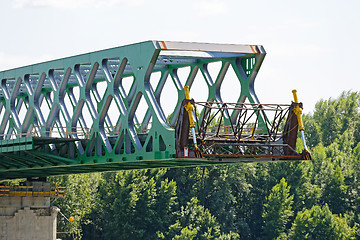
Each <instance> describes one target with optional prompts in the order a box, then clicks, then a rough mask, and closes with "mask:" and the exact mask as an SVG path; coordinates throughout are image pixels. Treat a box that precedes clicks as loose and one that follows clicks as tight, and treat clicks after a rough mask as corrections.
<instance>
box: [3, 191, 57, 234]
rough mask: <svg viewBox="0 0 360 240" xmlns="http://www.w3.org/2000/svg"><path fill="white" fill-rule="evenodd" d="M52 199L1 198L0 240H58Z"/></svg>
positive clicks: (55, 208) (55, 209)
mask: <svg viewBox="0 0 360 240" xmlns="http://www.w3.org/2000/svg"><path fill="white" fill-rule="evenodd" d="M59 211H60V210H59V208H57V207H51V206H50V197H0V240H24V239H26V240H56V217H57V213H58V212H59Z"/></svg>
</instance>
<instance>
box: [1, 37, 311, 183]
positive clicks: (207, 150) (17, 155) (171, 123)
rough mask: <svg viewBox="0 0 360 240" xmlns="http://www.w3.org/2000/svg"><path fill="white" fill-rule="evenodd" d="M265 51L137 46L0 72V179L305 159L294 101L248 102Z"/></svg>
mask: <svg viewBox="0 0 360 240" xmlns="http://www.w3.org/2000/svg"><path fill="white" fill-rule="evenodd" d="M265 54H266V53H265V50H264V48H263V47H262V46H259V45H230V44H206V43H184V42H168V41H147V42H142V43H137V44H132V45H127V46H122V47H116V48H111V49H107V50H102V51H96V52H91V53H87V54H82V55H78V56H73V57H68V58H63V59H58V60H54V61H49V62H44V63H39V64H34V65H30V66H25V67H20V68H16V69H11V70H7V71H3V72H0V80H1V87H0V179H12V178H24V177H46V176H50V175H59V174H69V173H84V172H95V171H109V170H127V169H142V168H159V167H182V166H201V165H209V164H228V163H237V162H240V161H262V160H302V159H309V158H310V155H309V154H306V153H305V154H304V152H303V153H297V152H296V151H295V149H296V137H297V132H298V129H297V126H298V121H297V118H296V116H295V115H294V113H293V109H294V108H296V107H297V106H300V107H302V105H301V103H296V102H295V103H292V104H289V105H282V104H260V102H259V100H258V98H257V96H256V95H255V90H254V80H255V77H256V75H257V73H258V71H259V68H260V66H261V64H262V62H263V59H264V57H265ZM185 86H189V88H190V96H191V97H192V98H193V99H186V98H185V90H184V87H185ZM229 100H231V102H229ZM188 103H190V104H191V106H194V111H193V112H194V115H193V120H194V122H195V128H194V130H195V131H194V135H192V134H191V129H190V126H189V112H187V111H186V110H185V108H184V106H185V105H186V104H188ZM194 136H195V139H194ZM194 140H196V142H197V145H195V141H194Z"/></svg>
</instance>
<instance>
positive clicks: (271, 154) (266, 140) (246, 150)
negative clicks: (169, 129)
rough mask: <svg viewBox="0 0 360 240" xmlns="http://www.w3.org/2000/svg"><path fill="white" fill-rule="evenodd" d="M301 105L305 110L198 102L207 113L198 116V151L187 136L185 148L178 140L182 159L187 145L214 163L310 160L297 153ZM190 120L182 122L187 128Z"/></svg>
mask: <svg viewBox="0 0 360 240" xmlns="http://www.w3.org/2000/svg"><path fill="white" fill-rule="evenodd" d="M297 105H300V107H301V103H292V104H291V105H285V104H252V103H248V104H246V103H219V102H196V103H195V107H196V109H198V110H199V109H201V110H203V111H201V112H202V115H201V116H196V123H197V134H196V138H197V143H198V150H196V149H195V148H194V146H191V143H192V142H193V141H192V140H191V139H189V135H187V137H186V138H187V142H186V143H185V142H184V140H185V138H183V145H179V143H180V142H181V141H180V140H178V141H177V143H178V148H177V149H178V157H181V156H182V147H183V146H185V145H186V144H187V145H188V146H189V148H190V154H191V150H193V151H195V152H196V151H199V152H200V154H201V156H202V157H206V158H210V159H214V160H220V159H227V158H230V159H232V160H235V159H237V160H245V161H246V160H249V159H250V158H251V159H255V160H309V159H311V156H310V154H309V153H308V152H307V151H303V152H302V153H298V152H296V139H297V134H298V120H297V117H296V115H295V114H294V112H293V109H294V108H295V107H296V106H297ZM199 112H200V111H199ZM186 118H187V116H185V117H184V118H183V120H182V121H183V122H185V124H184V123H183V125H184V126H186V125H187V123H186ZM180 122H181V121H180ZM178 128H180V127H179V126H178ZM182 132H183V133H184V132H186V127H185V130H182ZM177 133H179V132H177ZM178 138H179V137H178ZM178 138H177V139H178ZM180 138H181V137H180ZM180 138H179V139H180ZM190 138H191V137H190ZM195 155H196V154H194V156H195ZM190 157H191V156H190Z"/></svg>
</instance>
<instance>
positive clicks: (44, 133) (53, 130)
mask: <svg viewBox="0 0 360 240" xmlns="http://www.w3.org/2000/svg"><path fill="white" fill-rule="evenodd" d="M149 125H150V126H151V122H150V123H140V124H134V126H135V129H136V131H137V132H140V133H147V132H149V130H150V129H149ZM144 126H145V128H144ZM146 126H147V128H146ZM120 129H121V126H108V127H104V130H105V134H106V135H107V136H117V135H119V133H120ZM91 134H92V128H83V127H58V126H52V127H41V126H40V127H39V126H36V127H35V126H33V127H32V128H31V129H30V130H29V131H28V132H27V133H15V132H12V133H8V134H0V140H1V139H16V138H21V137H55V138H75V136H76V138H80V139H89V138H90V137H91Z"/></svg>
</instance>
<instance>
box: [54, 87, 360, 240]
mask: <svg viewBox="0 0 360 240" xmlns="http://www.w3.org/2000/svg"><path fill="white" fill-rule="evenodd" d="M304 124H305V128H306V129H305V133H306V139H307V143H308V145H309V147H310V149H311V154H312V157H313V160H312V161H294V162H288V161H284V162H282V161H274V162H261V163H240V164H235V165H227V166H213V167H197V168H177V169H155V170H139V171H119V172H106V173H92V174H79V175H67V176H58V177H52V178H50V180H51V181H53V182H54V183H57V184H58V185H61V186H67V187H68V190H67V195H66V197H65V198H60V199H56V200H54V201H53V203H52V204H53V205H55V206H58V207H59V208H60V209H61V211H62V212H63V213H64V214H65V215H66V216H74V218H75V221H74V222H67V221H66V220H65V219H64V218H63V217H62V216H61V215H59V217H58V231H59V232H70V233H68V234H59V235H58V237H59V238H62V239H73V238H75V239H360V227H359V224H360V196H359V192H360V182H359V181H358V179H359V178H360V93H358V92H344V93H343V94H342V95H341V96H340V97H338V98H337V99H329V100H321V101H319V102H318V103H317V104H316V107H315V110H314V112H313V113H312V114H308V115H305V116H304ZM299 143H300V142H299ZM298 145H299V147H301V146H300V145H301V144H298ZM299 150H300V149H299Z"/></svg>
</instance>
